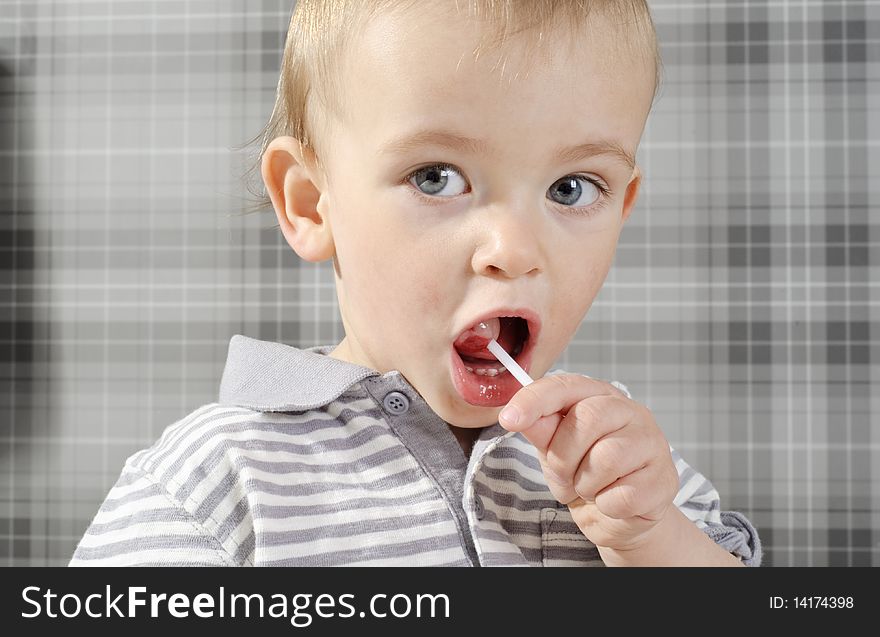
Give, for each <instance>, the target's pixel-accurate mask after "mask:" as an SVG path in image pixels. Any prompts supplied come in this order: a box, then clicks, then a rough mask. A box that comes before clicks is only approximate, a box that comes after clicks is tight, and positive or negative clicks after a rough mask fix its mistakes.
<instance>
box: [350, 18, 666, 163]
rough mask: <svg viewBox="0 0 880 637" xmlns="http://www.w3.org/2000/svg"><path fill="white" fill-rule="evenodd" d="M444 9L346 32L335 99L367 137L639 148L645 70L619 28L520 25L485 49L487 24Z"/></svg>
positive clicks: (649, 73) (648, 71) (597, 23)
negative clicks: (446, 134) (495, 138)
mask: <svg viewBox="0 0 880 637" xmlns="http://www.w3.org/2000/svg"><path fill="white" fill-rule="evenodd" d="M446 6H447V9H441V10H437V9H431V10H425V9H421V10H419V11H414V10H413V11H396V12H390V13H383V14H380V15H377V16H376V17H375V18H373V19H372V20H371V21H369V22H368V23H367V24H366V25H364V28H363V31H362V33H361V34H360V36H359V37H356V38H353V39H352V41H351V45H350V46H349V48H348V49H347V51H346V64H345V71H344V73H345V76H344V84H343V86H344V93H345V96H344V98H343V101H344V102H345V110H346V112H347V113H348V119H349V121H350V123H351V124H352V125H353V127H354V128H355V129H358V130H357V134H358V135H361V136H362V137H363V139H364V142H365V143H371V144H374V145H375V144H382V143H383V142H386V141H388V140H389V139H397V138H399V137H400V136H401V135H402V134H404V133H405V132H407V131H410V130H418V129H436V128H438V127H439V128H443V127H447V128H451V129H455V130H457V131H459V132H463V133H464V134H467V135H470V136H475V137H476V136H479V137H481V138H482V137H485V136H484V135H480V133H481V131H482V132H485V133H487V135H488V136H489V137H491V133H498V132H499V131H503V132H506V133H508V134H511V135H519V136H520V139H522V136H525V137H528V136H530V135H531V136H539V135H543V136H545V137H546V136H547V135H550V136H554V135H555V137H556V141H557V142H560V143H561V142H565V141H566V140H569V141H570V140H571V138H572V137H574V136H577V137H584V136H586V137H587V138H589V137H590V136H591V135H592V136H595V137H601V138H603V139H608V138H609V137H612V138H614V140H615V141H617V142H619V143H620V145H621V146H630V147H631V148H630V150H634V148H635V146H637V144H638V139H639V137H640V136H641V132H642V129H643V127H644V122H645V118H646V116H647V112H648V110H649V108H650V104H651V98H652V95H653V69H652V68H651V67H650V65H649V64H648V61H647V59H646V57H644V56H638V55H624V54H622V51H623V50H624V48H625V47H621V46H619V45H617V44H616V42H619V41H620V40H619V39H620V37H621V36H622V35H623V34H622V33H621V30H620V28H619V27H614V26H613V25H611V24H610V23H609V21H608V20H607V19H604V18H603V17H602V16H599V15H596V16H595V17H591V18H590V19H589V20H588V21H586V24H585V25H584V26H583V27H582V28H580V29H579V30H577V31H573V30H572V29H571V28H567V27H566V26H565V25H557V26H556V27H555V28H553V29H547V28H546V27H545V28H542V29H533V30H527V31H523V32H521V33H518V34H516V35H515V36H513V37H512V38H510V39H508V40H507V41H506V42H504V43H503V44H501V45H500V46H498V47H487V46H486V40H487V37H486V36H487V33H488V32H489V31H488V30H487V28H486V27H485V25H480V24H479V23H478V22H476V21H475V20H473V19H468V18H467V17H466V16H462V15H459V14H457V13H456V12H455V11H454V10H449V9H448V5H446ZM350 132H355V131H350ZM579 141H580V140H579ZM583 141H588V140H583Z"/></svg>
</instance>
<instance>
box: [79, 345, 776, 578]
mask: <svg viewBox="0 0 880 637" xmlns="http://www.w3.org/2000/svg"><path fill="white" fill-rule="evenodd" d="M330 351H332V346H318V347H312V348H309V349H298V348H295V347H291V346H289V345H284V344H281V343H272V342H268V341H260V340H256V339H252V338H248V337H246V336H242V335H235V336H233V337H232V339H231V341H230V344H229V352H228V358H227V361H226V366H225V368H224V371H223V377H222V380H221V383H220V394H219V402H216V403H210V404H207V405H203V406H202V407H199V408H198V409H196V410H195V411H193V412H192V413H191V414H189V415H187V416H186V417H185V418H182V419H181V420H179V421H177V422H175V423H174V424H172V425H170V426H169V427H168V428H167V429H165V431H164V432H163V433H162V435H161V437H160V438H159V440H158V441H157V442H156V443H155V444H153V446H151V447H149V448H148V449H144V450H141V451H138V452H137V453H135V454H134V455H132V456H131V457H129V458H128V459H127V460H126V462H125V466H124V468H123V469H122V473H121V475H120V477H119V479H118V480H117V482H116V484H115V485H114V486H113V487H112V489H111V490H110V493H109V494H108V495H107V498H106V500H105V501H104V503H103V504H102V506H101V508H100V510H99V511H98V513H97V514H96V516H95V518H94V520H93V521H92V523H91V525H90V526H89V528H88V529H87V530H86V532H85V535H84V536H83V538H82V539H81V540H80V542H79V544H78V546H77V548H76V551H75V553H74V555H73V558H72V560H71V562H70V565H71V566H86V565H95V566H106V565H119V566H122V565H193V566H195V565H216V566H232V565H235V566H331V565H376V566H380V565H383V566H384V565H397V566H400V565H408V566H495V565H524V566H525V565H532V566H541V565H544V566H551V565H552V566H556V565H572V566H602V565H603V563H602V560H601V558H600V556H599V552H598V549H597V548H596V546H595V545H594V544H593V543H591V542H590V541H589V540H588V539H587V538H586V537H585V536H584V535H583V534H582V533H581V532H580V530H579V529H578V527H577V525H576V524H575V523H574V521H573V520H572V516H571V514H570V513H569V511H568V508H567V507H565V506H564V505H561V504H559V503H558V502H557V501H556V500H555V499H554V498H553V496H552V495H551V493H550V491H549V489H548V487H547V484H546V482H545V480H544V476H543V474H542V472H541V468H540V465H539V463H538V460H537V457H536V451H535V449H534V447H533V446H532V445H531V444H530V443H529V442H528V441H526V440H525V438H523V437H522V435H521V434H519V433H511V432H507V431H505V430H504V429H503V428H502V427H500V426H499V425H498V424H497V423H496V424H494V425H492V426H490V427H487V428H485V429H483V430H482V431H481V432H480V435H479V438H478V440H477V441H476V443H475V444H474V447H473V450H472V452H471V455H470V457H467V456H465V454H464V452H463V451H462V448H461V446H460V445H459V443H458V441H457V440H456V439H455V437H454V435H453V434H452V432H451V431H450V429H449V427H448V426H447V424H446V423H445V422H444V421H443V420H442V419H441V418H440V417H439V416H437V415H436V414H435V413H434V412H433V411H432V410H431V408H430V407H429V406H428V405H427V403H426V402H425V401H424V400H423V399H422V397H421V396H420V395H419V393H418V392H417V391H416V390H415V389H414V388H413V387H412V385H410V384H409V382H408V381H407V380H406V379H405V378H404V376H403V375H402V374H401V373H400V372H398V371H396V370H394V371H390V372H387V373H385V374H380V373H379V372H377V371H376V370H373V369H370V368H367V367H362V366H359V365H355V364H352V363H349V362H346V361H341V360H338V359H335V358H332V357H330V356H328V355H327V354H328V353H329V352H330ZM552 373H558V372H552ZM618 386H620V387H621V388H622V389H623V390H624V391H625V392H626V388H625V387H623V386H622V385H619V384H618ZM626 393H627V395H629V392H626ZM672 455H673V459H674V461H675V465H676V467H677V468H678V473H679V478H680V490H679V492H678V495H677V496H676V498H675V500H674V503H675V504H676V505H677V506H678V507H679V508H680V509H681V510H682V511H683V512H684V513H685V514H686V515H687V516H688V518H690V519H691V520H692V521H693V522H694V523H695V524H696V525H697V526H698V527H699V528H700V529H702V530H703V531H704V532H705V533H707V534H708V535H709V536H710V537H711V538H712V539H713V540H714V541H715V542H716V543H718V544H719V545H720V546H722V547H723V548H725V549H726V550H728V551H729V552H731V553H733V554H734V555H736V556H738V557H740V559H741V560H742V561H743V562H744V563H745V564H747V565H758V564H760V560H761V546H760V541H759V539H758V535H757V533H756V531H755V529H754V527H753V526H752V525H751V524H750V522H749V521H748V520H747V519H746V518H745V517H744V516H743V515H741V514H740V513H737V512H733V511H722V510H721V508H720V502H719V497H718V493H717V491H716V490H715V488H714V487H713V486H712V484H711V483H710V482H709V481H708V480H706V478H704V477H703V476H702V475H701V474H699V473H698V472H696V471H695V470H694V469H693V468H691V467H690V466H689V465H688V464H687V463H685V461H684V460H683V459H682V458H681V457H680V456H679V454H678V453H677V452H676V451H675V450H672Z"/></svg>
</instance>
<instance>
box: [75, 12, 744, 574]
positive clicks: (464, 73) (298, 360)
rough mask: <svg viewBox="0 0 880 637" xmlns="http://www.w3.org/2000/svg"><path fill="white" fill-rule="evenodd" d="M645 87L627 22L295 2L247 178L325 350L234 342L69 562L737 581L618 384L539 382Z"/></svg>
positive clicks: (589, 256)
mask: <svg viewBox="0 0 880 637" xmlns="http://www.w3.org/2000/svg"><path fill="white" fill-rule="evenodd" d="M658 68H659V60H658V56H657V46H656V41H655V35H654V28H653V24H652V22H651V17H650V13H649V11H648V8H647V6H646V5H645V3H644V2H643V1H640V0H619V1H612V0H602V1H600V0H593V1H592V2H589V1H581V2H578V1H575V0H572V1H562V0H557V1H554V0H540V1H539V0H528V1H526V0H521V1H517V0H508V1H507V2H498V1H497V0H496V1H495V2H487V1H485V0H484V1H480V0H476V1H475V2H470V3H459V2H452V1H443V2H438V1H437V0H433V1H431V2H424V1H418V0H415V1H409V2H403V1H400V0H398V1H394V0H386V1H383V2H376V1H372V0H371V1H369V2H368V1H366V0H344V1H343V0H340V1H337V2H321V1H318V0H300V1H299V2H298V3H297V5H296V8H295V12H294V15H293V17H292V20H291V23H290V31H289V33H288V37H287V43H286V48H285V52H284V61H283V65H282V72H281V80H280V82H279V86H278V95H277V102H276V106H275V110H274V112H273V115H272V118H271V120H270V122H269V125H268V126H267V129H266V131H265V137H264V140H265V141H264V145H263V152H262V157H261V161H262V163H261V170H262V176H263V180H264V182H265V185H266V189H267V192H268V194H269V197H270V199H271V204H272V206H273V207H274V209H275V212H276V214H277V216H278V220H279V222H280V228H281V232H282V233H283V235H284V237H285V239H286V240H287V242H288V243H289V244H290V246H291V247H292V248H293V249H294V250H295V251H296V253H297V254H298V255H299V256H300V257H302V258H303V259H305V260H307V261H312V262H320V261H323V260H326V259H330V258H332V259H333V263H334V268H335V273H336V289H337V295H338V299H339V306H340V311H341V315H342V322H343V325H344V328H345V338H343V339H342V341H341V342H340V343H339V344H337V345H335V346H332V345H325V346H317V347H312V348H309V349H303V350H301V349H297V348H295V347H291V346H288V345H284V344H280V343H270V342H263V341H258V340H254V339H251V338H247V337H245V336H241V335H236V336H234V337H233V338H232V340H231V342H230V345H229V355H228V360H227V363H226V367H225V370H224V372H223V378H222V380H221V384H220V396H219V398H220V400H219V402H218V403H212V404H208V405H205V406H203V407H201V408H199V409H197V410H196V411H195V412H193V413H192V414H190V415H188V416H187V417H185V418H183V419H182V420H180V421H178V422H177V423H175V424H173V425H171V426H170V427H169V428H168V429H166V430H165V432H164V433H163V435H162V437H161V439H160V440H159V441H158V442H157V443H156V444H155V445H153V446H152V447H151V448H149V449H146V450H143V451H140V452H138V453H136V454H134V455H133V456H131V457H130V458H129V459H128V461H127V462H126V464H125V467H124V469H123V471H122V475H121V477H120V478H119V480H118V482H117V483H116V485H115V486H114V487H113V489H112V490H111V492H110V494H109V495H108V497H107V500H106V501H105V503H104V504H103V506H102V507H101V509H100V511H99V512H98V514H97V516H96V517H95V519H94V521H93V522H92V524H91V526H90V527H89V529H88V530H87V532H86V534H85V536H84V537H83V538H82V540H81V541H80V543H79V546H78V548H77V550H76V553H75V554H74V556H73V560H72V561H71V564H74V565H91V564H94V565H108V564H113V565H130V564H153V565H155V564H170V565H288V566H289V565H447V566H476V565H584V566H593V565H603V564H605V565H609V566H611V565H703V564H705V565H743V564H746V565H758V564H759V563H760V559H761V550H760V542H759V540H758V537H757V533H756V532H755V529H754V528H753V527H752V525H751V524H750V523H749V521H748V520H747V519H746V518H745V517H743V516H742V515H741V514H739V513H736V512H727V511H721V510H720V506H719V497H718V493H717V492H716V491H715V489H714V488H713V487H712V485H711V484H710V483H709V482H708V481H707V480H706V479H705V478H704V477H703V476H702V475H700V474H699V473H697V472H696V471H694V470H693V469H692V468H690V467H689V466H688V465H687V464H686V463H685V462H684V461H683V460H682V459H681V458H680V457H679V456H678V454H677V453H676V452H675V451H673V450H671V449H670V447H669V444H668V443H667V441H666V439H665V437H664V435H663V433H662V431H661V430H660V428H659V426H658V424H657V423H656V422H655V420H654V418H653V416H652V414H651V412H650V411H649V410H648V409H647V408H646V407H645V406H643V405H641V404H639V403H638V402H636V401H635V400H633V399H632V398H631V397H630V395H629V393H628V392H627V391H626V389H625V387H623V386H622V385H620V384H611V383H606V382H603V381H600V380H596V379H592V378H589V377H585V376H582V375H577V374H568V373H564V372H561V371H556V372H551V373H549V374H548V370H549V368H550V366H551V365H552V363H553V362H554V361H555V360H556V359H557V358H558V357H559V355H560V354H561V353H562V352H563V350H564V349H565V347H566V345H567V344H568V342H569V340H570V338H571V337H572V335H573V334H574V332H575V330H576V329H577V328H578V326H579V325H580V323H581V321H582V319H583V318H584V316H585V315H586V312H587V311H588V309H589V308H590V305H591V304H592V302H593V299H594V298H595V296H596V294H597V293H598V291H599V289H600V287H601V285H602V283H603V281H604V279H605V276H606V274H607V272H608V270H609V268H610V265H611V262H612V259H613V256H614V253H615V249H616V246H617V241H618V237H619V234H620V231H621V229H622V227H623V224H624V222H625V221H626V219H627V218H628V216H629V215H630V214H631V212H632V210H633V206H634V204H635V201H636V196H637V193H638V189H639V184H640V180H641V173H640V171H639V168H638V166H636V164H635V160H634V157H635V154H636V149H637V147H638V144H639V140H640V138H641V135H642V132H643V129H644V126H645V121H646V118H647V115H648V112H649V111H650V108H651V105H652V101H653V98H654V95H655V92H656V87H657V77H658ZM481 324H482V325H481ZM489 337H495V338H496V340H497V341H498V342H499V344H500V345H501V346H502V347H503V348H504V349H505V350H507V352H508V353H510V354H511V355H513V356H514V357H515V359H516V360H517V362H518V363H519V364H520V365H521V366H522V367H523V368H524V369H525V370H526V371H527V372H528V373H529V374H530V375H531V376H532V378H534V379H536V380H535V382H534V383H532V384H531V385H528V386H527V387H525V388H522V387H521V385H520V384H519V383H518V382H517V381H516V379H515V378H514V377H513V376H512V375H511V374H510V373H509V372H508V371H507V370H506V369H505V368H504V367H503V366H501V365H500V364H499V363H498V362H497V360H496V359H495V358H494V357H493V356H492V355H491V354H489V353H488V351H487V350H486V349H485V345H486V342H487V341H488V338H489ZM502 407H505V409H504V411H503V412H502V411H501V408H502Z"/></svg>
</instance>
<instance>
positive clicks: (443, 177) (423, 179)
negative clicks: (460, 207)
mask: <svg viewBox="0 0 880 637" xmlns="http://www.w3.org/2000/svg"><path fill="white" fill-rule="evenodd" d="M407 181H408V182H409V183H411V184H412V185H413V186H415V187H416V188H418V189H419V191H421V192H422V193H424V194H426V195H432V196H435V195H436V196H439V197H455V196H456V195H460V194H462V193H463V192H466V191H467V182H466V181H465V180H464V177H462V176H461V173H459V172H458V170H456V169H455V168H453V167H452V166H450V165H449V164H433V165H431V166H425V167H424V168H419V169H418V170H416V171H414V172H412V173H410V174H409V175H408V176H407ZM447 186H448V189H447ZM444 190H445V191H446V192H445V194H444Z"/></svg>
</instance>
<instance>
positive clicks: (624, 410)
mask: <svg viewBox="0 0 880 637" xmlns="http://www.w3.org/2000/svg"><path fill="white" fill-rule="evenodd" d="M634 405H635V403H634V402H633V401H631V400H622V399H620V398H618V397H616V396H607V395H602V396H593V397H591V398H585V399H584V400H582V401H580V402H579V403H576V404H575V405H574V407H572V408H571V409H570V410H569V411H568V414H566V416H565V417H564V418H563V419H562V422H560V423H559V426H558V427H557V428H556V432H555V433H554V434H553V438H552V440H551V441H550V445H549V446H548V447H547V450H546V453H545V457H546V461H547V466H548V467H549V468H550V470H551V471H552V472H553V473H554V474H555V475H556V476H558V477H559V479H560V481H561V482H564V483H573V482H574V477H575V472H576V471H577V470H578V468H579V466H581V465H582V464H583V463H584V461H585V458H586V457H587V456H588V454H590V453H592V452H591V448H592V447H593V446H594V445H595V444H597V443H598V442H600V441H601V440H603V439H604V438H605V437H607V436H608V435H610V434H611V433H613V432H616V431H619V430H621V429H623V428H624V427H626V426H627V425H628V424H630V423H632V422H633V419H634V418H635V415H636V414H635V409H634ZM617 446H618V444H617V441H615V442H614V443H612V445H611V447H612V448H611V449H610V451H612V452H615V453H616V452H617V451H618V449H617V448H616V447H617ZM538 451H539V453H540V452H541V449H540V448H539V449H538ZM620 451H623V450H620ZM623 455H624V454H623V453H620V454H616V455H615V456H614V457H613V458H612V457H609V458H608V460H614V461H620V460H623V459H624V458H623ZM644 460H647V456H646V457H645V458H644ZM602 468H603V469H604V468H605V467H604V465H603V467H602ZM636 468H638V466H635V467H630V469H629V471H632V470H633V469H636ZM614 470H620V469H619V468H617V467H614ZM629 471H626V472H624V473H618V474H617V475H615V476H613V477H612V478H611V479H610V480H608V482H605V483H604V484H601V485H599V486H598V487H597V488H596V491H598V490H599V488H601V487H603V486H605V485H607V484H609V483H610V482H613V481H614V480H616V479H617V478H619V477H620V476H623V475H626V474H627V473H629ZM572 486H574V485H573V484H572Z"/></svg>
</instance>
